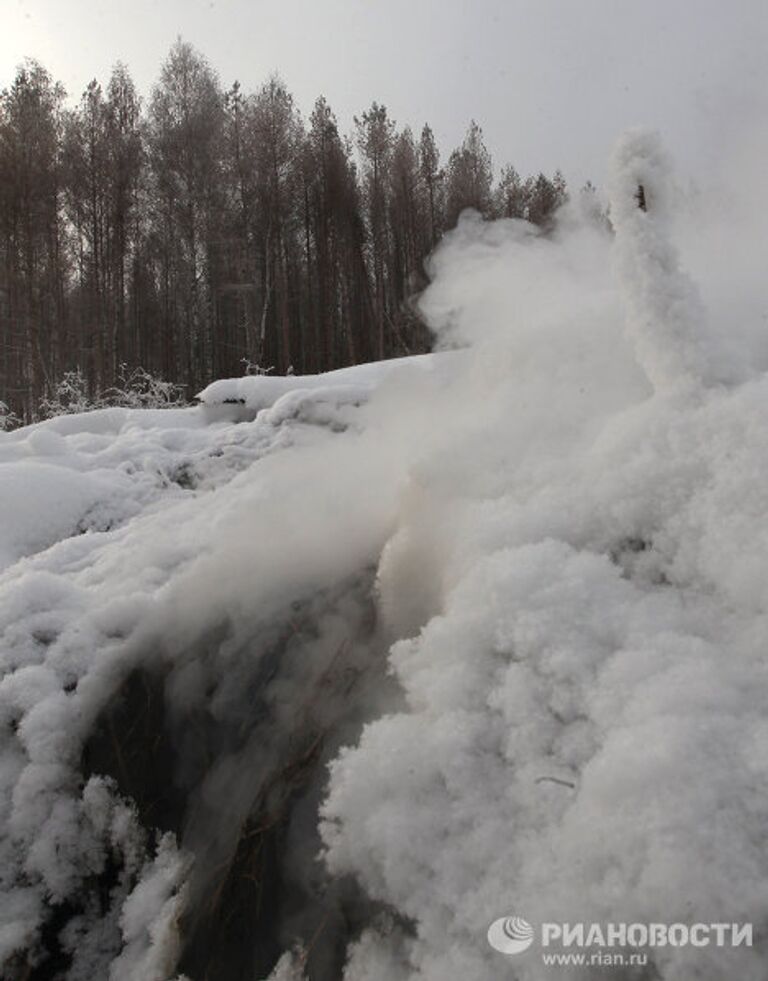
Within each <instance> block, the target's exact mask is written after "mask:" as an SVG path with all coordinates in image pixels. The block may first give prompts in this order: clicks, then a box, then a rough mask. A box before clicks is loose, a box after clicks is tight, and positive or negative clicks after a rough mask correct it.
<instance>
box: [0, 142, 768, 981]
mask: <svg viewBox="0 0 768 981" xmlns="http://www.w3.org/2000/svg"><path fill="white" fill-rule="evenodd" d="M613 175H614V176H613V185H612V195H613V205H612V215H613V220H614V224H615V228H616V234H615V237H614V236H612V235H611V234H609V233H608V232H607V231H606V229H605V228H603V227H602V226H593V225H591V224H590V223H589V222H588V221H584V220H582V219H580V218H579V216H578V215H577V214H576V213H575V211H574V212H570V211H569V212H566V213H565V214H563V215H562V216H561V221H560V224H559V226H558V229H557V230H556V232H555V233H554V235H553V236H551V237H541V236H539V235H537V234H536V233H535V231H534V230H533V229H532V228H531V227H529V226H527V225H525V224H524V223H521V222H513V221H507V222H497V223H493V224H483V223H481V222H479V221H478V220H476V219H473V218H472V217H471V216H470V217H466V218H464V219H463V220H462V221H461V222H460V224H459V227H458V229H457V230H456V231H455V232H453V233H452V234H451V235H449V236H448V237H447V239H446V241H445V243H444V244H443V246H442V247H441V248H440V250H439V251H438V253H437V254H436V255H435V256H434V258H433V260H432V275H433V283H432V285H431V286H430V287H429V289H428V290H427V292H426V294H425V295H424V296H423V298H422V309H423V311H424V314H425V316H426V317H427V318H428V319H429V321H430V323H431V325H432V326H433V328H434V330H435V331H436V334H437V337H438V347H442V348H448V347H453V348H457V347H460V348H462V350H460V351H447V350H445V351H443V352H441V353H437V354H435V355H433V356H430V357H427V358H421V359H404V360H403V362H401V363H387V364H383V365H379V366H361V367H360V368H356V369H348V370H346V371H344V372H338V373H332V374H330V375H328V376H321V377H320V378H319V379H318V378H312V379H309V380H306V379H305V380H302V379H300V378H287V379H278V378H269V377H267V378H247V379H242V380H235V381H227V380H225V381H222V382H217V383H214V385H213V386H210V387H209V388H208V389H206V390H205V392H203V393H201V396H200V400H201V405H200V406H198V407H195V408H190V409H183V410H165V411H158V412H150V411H138V410H122V409H110V410H101V411H99V412H94V413H91V414H86V415H81V416H70V417H61V418H59V419H55V420H52V421H50V422H46V423H42V424H40V425H37V426H33V427H28V428H26V429H22V430H18V431H17V432H15V433H11V434H5V435H2V434H0V499H1V500H2V509H3V510H2V520H1V521H0V563H2V566H3V568H4V571H3V572H2V573H0V638H2V639H1V641H0V658H2V676H3V680H2V682H0V717H1V721H2V725H3V737H2V743H1V744H0V828H2V841H1V843H0V848H1V849H2V851H1V852H0V876H1V877H2V889H3V893H2V899H1V900H0V916H1V917H2V924H1V925H0V944H1V945H2V946H1V947H0V959H2V962H4V963H5V965H6V973H7V974H8V976H9V977H11V978H22V977H27V976H28V974H26V973H25V972H26V971H27V970H28V965H30V964H32V965H34V963H35V962H36V959H37V961H38V962H39V963H40V964H43V965H44V964H45V963H48V965H49V966H50V965H55V966H56V970H58V971H59V973H58V974H53V973H51V974H49V975H46V976H51V977H53V976H56V977H62V978H67V979H69V981H76V979H84V978H88V979H92V978H94V977H98V978H101V977H103V978H110V979H112V981H124V979H131V981H150V979H157V981H161V979H166V978H170V977H174V976H176V975H180V974H181V972H184V973H185V974H186V976H188V977H190V978H192V979H193V981H196V979H197V978H198V977H200V978H202V977H204V976H205V973H204V972H205V971H206V970H207V971H209V974H208V976H210V977H217V978H221V979H223V981H226V979H227V978H229V977H236V976H237V977H239V976H241V975H238V974H236V973H235V972H236V970H243V971H245V970H246V969H247V968H248V967H249V966H250V968H252V970H251V973H250V974H249V975H247V976H250V977H264V976H266V975H267V974H269V973H270V970H271V969H272V967H273V965H274V964H275V962H276V961H277V960H278V958H280V960H279V964H278V965H277V966H276V967H275V968H274V972H273V974H272V977H273V978H274V979H276V981H289V979H298V978H302V977H303V976H304V973H305V968H306V969H307V976H308V977H312V978H313V979H326V978H328V979H330V978H335V977H339V976H340V974H341V973H342V971H343V976H344V978H345V981H416V979H421V981H445V979H471V981H492V979H493V981H496V979H498V978H500V977H504V978H518V979H532V981H533V979H538V978H541V977H542V976H545V974H546V969H545V968H544V966H543V964H542V961H541V958H540V952H539V951H537V950H536V949H535V948H534V949H532V950H531V951H529V952H528V953H526V954H525V955H520V956H509V955H503V954H500V953H498V952H497V951H495V950H494V949H492V948H491V947H490V946H489V944H488V943H487V941H486V931H487V929H488V926H489V924H490V923H491V922H492V921H494V920H496V919H498V918H499V917H502V916H510V915H515V916H520V917H523V918H525V919H526V920H528V921H530V922H531V923H534V924H538V923H541V922H543V921H555V922H560V921H568V922H571V923H573V922H587V923H589V922H599V923H617V922H630V923H633V922H634V923H686V924H693V923H698V922H703V923H719V922H727V923H731V922H739V923H742V922H746V923H752V924H753V925H754V937H755V944H754V946H752V947H747V946H741V947H738V948H735V949H731V948H727V947H717V946H707V947H674V946H667V947H659V948H658V949H655V950H652V951H650V952H649V964H648V966H647V968H646V969H644V970H640V971H636V972H635V974H633V975H627V976H632V977H641V978H647V979H651V978H663V979H665V981H684V979H685V981H687V979H690V978H692V977H697V978H701V979H711V981H715V979H721V978H723V977H738V978H740V979H741V981H751V979H755V981H757V979H763V978H764V977H765V976H766V973H767V972H768V950H766V949H765V946H764V943H763V942H762V938H763V935H764V931H765V927H766V924H768V855H767V854H766V850H765V847H764V842H765V831H764V828H765V824H766V820H768V805H767V804H766V796H765V788H764V787H763V781H764V780H766V781H768V720H767V719H766V712H765V705H766V704H768V671H767V670H766V664H767V663H768V662H766V638H768V522H767V521H766V518H768V479H766V478H767V477H768V463H767V462H766V461H768V376H767V375H766V374H765V371H766V369H767V368H768V357H766V352H768V345H767V344H766V341H765V338H764V336H763V332H764V328H765V309H766V307H765V302H766V301H765V296H764V287H763V285H762V275H761V274H760V275H758V273H759V272H760V271H759V270H757V269H756V270H755V274H754V276H750V275H749V274H748V273H747V272H744V270H742V274H741V276H740V277H738V279H737V281H736V282H734V281H732V279H730V278H729V275H728V271H727V269H725V267H724V266H723V264H722V262H720V261H719V259H720V254H721V252H722V249H724V248H726V247H727V242H726V241H724V239H723V237H722V228H720V227H719V226H718V228H717V229H716V230H714V229H713V228H712V226H711V225H708V224H707V221H706V220H704V221H703V223H702V219H700V218H699V217H698V216H697V215H696V214H695V213H694V212H695V209H691V208H688V209H687V210H684V211H683V212H682V214H681V217H679V219H675V217H674V216H675V214H676V209H677V213H680V212H679V208H678V201H679V199H678V198H676V196H675V194H674V192H673V185H672V182H671V178H670V176H669V173H668V166H667V163H666V161H665V159H664V155H663V152H662V151H661V149H660V147H659V145H658V142H657V141H656V139H655V138H654V137H652V136H649V135H648V134H644V133H631V134H629V135H628V136H627V137H625V138H624V140H623V141H622V142H621V144H620V145H619V147H618V148H617V152H616V155H615V158H614V166H613ZM638 183H642V184H643V186H644V188H645V190H646V194H647V201H648V204H649V210H648V212H647V213H646V212H642V211H640V210H639V209H638V208H637V207H636V201H635V199H634V195H635V191H636V188H637V184H638ZM715 231H716V232H717V234H715ZM676 240H678V241H680V242H681V243H682V244H683V246H684V249H683V251H682V258H680V257H679V256H678V252H677V251H676V247H675V244H674V243H675V241H676ZM612 267H614V268H615V271H616V275H615V277H613V276H612V275H611V268H612ZM686 269H687V270H688V271H685V270H686ZM726 313H727V314H728V316H725V314H726ZM387 672H389V673H388V674H387ZM137 679H138V680H137ZM142 773H144V774H145V775H146V781H145V783H146V785H150V784H151V790H142V789H141V786H142V784H141V780H140V779H139V778H140V777H141V776H142ZM163 781H165V782H164V783H163ZM253 841H257V842H258V843H259V844H260V847H261V846H263V849H262V851H259V852H258V853H256V852H254V851H253V850H252V849H251V845H249V842H253ZM249 849H251V850H249ZM264 850H266V851H268V852H269V854H268V855H267V857H266V858H265V857H264V854H263V852H264ZM241 880H242V881H246V880H247V881H248V882H251V883H253V882H256V885H258V883H259V882H261V884H262V887H263V892H262V894H261V900H260V905H259V904H257V903H256V900H255V899H254V900H253V902H254V904H255V905H254V907H253V909H250V908H249V907H248V905H247V904H248V902H250V900H249V899H248V897H249V896H251V895H252V894H251V893H247V894H244V893H243V892H242V890H243V889H245V888H246V886H244V885H242V884H241ZM249 888H250V887H249ZM244 895H245V899H243V896H244ZM254 895H255V894H254ZM222 897H223V898H222ZM256 906H258V911H255V910H256ZM221 907H226V909H228V910H229V912H230V914H231V915H230V917H229V919H227V917H223V918H221ZM243 909H245V910H246V913H247V916H246V925H245V926H244V927H243V928H242V930H241V932H240V933H237V932H236V931H235V932H234V933H232V932H231V931H232V929H233V928H232V926H231V923H230V921H231V920H233V919H237V915H238V913H240V912H242V910H243ZM217 917H220V918H219V919H217ZM217 931H218V932H217ZM217 937H218V938H219V940H218V941H217ZM221 937H224V939H225V940H226V944H223V943H222V942H221ZM196 938H197V939H196ZM200 938H202V939H200ZM217 943H218V947H217ZM223 947H228V950H223ZM203 948H204V949H203ZM209 948H210V949H209ZM213 948H216V950H215V951H214V950H213ZM219 948H222V949H219ZM233 951H234V953H233ZM244 951H245V952H244ZM46 958H47V959H48V960H47V962H46ZM227 958H229V959H227ZM232 958H234V959H235V960H236V961H237V963H236V964H234V966H233V960H232ZM569 970H570V971H572V972H573V976H585V975H584V974H579V973H578V970H577V969H575V968H572V969H568V968H565V967H557V968H556V969H553V972H552V976H553V977H554V976H556V977H569V976H572V975H571V974H570V973H569ZM228 972H229V973H228ZM610 973H611V972H610V971H605V975H603V973H602V969H601V974H600V976H608V975H609V974H610ZM243 976H244V975H243ZM586 976H589V973H588V972H587V975H586ZM614 976H616V975H614Z"/></svg>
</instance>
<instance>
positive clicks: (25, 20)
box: [0, 0, 768, 182]
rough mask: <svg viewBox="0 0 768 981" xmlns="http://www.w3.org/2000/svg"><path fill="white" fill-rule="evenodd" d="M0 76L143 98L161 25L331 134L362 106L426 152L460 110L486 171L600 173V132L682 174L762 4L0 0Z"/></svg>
mask: <svg viewBox="0 0 768 981" xmlns="http://www.w3.org/2000/svg"><path fill="white" fill-rule="evenodd" d="M0 13H1V16H0V71H1V72H2V75H1V77H0V84H1V85H2V86H5V85H7V84H8V83H9V82H10V81H11V79H12V77H13V73H14V70H15V66H16V65H17V64H18V63H19V62H20V61H21V60H22V59H23V58H24V57H25V56H31V57H35V58H37V59H38V60H39V61H41V62H42V63H43V64H44V65H45V66H46V67H47V68H48V69H49V71H50V72H51V73H52V74H53V75H54V77H55V78H57V79H58V80H60V81H61V82H63V83H64V85H65V86H66V88H67V91H68V92H69V94H70V96H72V97H78V96H79V94H80V92H81V91H82V90H83V89H84V87H85V86H86V84H87V83H88V81H89V80H90V79H91V78H93V77H97V78H98V79H99V80H100V81H106V79H107V78H108V76H109V71H110V67H111V66H112V64H113V63H114V62H115V61H117V60H118V59H120V60H122V61H124V62H125V63H126V64H127V65H128V67H129V68H130V69H131V72H132V74H133V76H134V79H135V80H136V83H137V85H138V87H139V89H140V90H141V91H142V93H144V94H147V95H148V94H149V92H150V90H151V87H152V85H153V83H154V81H155V79H156V78H157V75H158V71H159V67H160V64H161V63H162V61H163V59H164V58H165V56H166V54H167V52H168V49H169V48H170V46H171V44H172V43H173V41H174V40H175V38H176V37H177V36H178V35H181V36H182V37H183V38H184V39H185V40H187V41H190V42H191V43H192V44H194V45H195V46H196V47H197V48H198V49H199V50H200V51H202V52H203V54H205V55H206V56H207V58H208V59H209V61H210V62H211V63H212V64H213V66H214V67H215V68H216V69H217V71H218V72H219V74H220V76H221V80H222V82H223V84H225V85H227V86H228V85H229V84H230V83H231V82H232V81H234V80H235V79H238V80H239V81H240V82H241V83H242V85H243V86H244V88H246V89H251V88H255V87H256V86H257V85H259V84H260V83H261V82H262V81H263V80H264V79H265V78H266V77H267V76H268V75H269V74H270V73H271V72H273V71H278V72H279V73H280V74H281V75H282V76H283V77H284V79H285V80H286V82H287V84H288V87H289V89H290V90H291V91H292V92H293V94H294V96H295V97H296V100H297V103H298V105H299V107H300V108H301V109H302V111H303V112H305V113H307V112H309V111H310V110H311V107H312V103H313V102H314V100H315V98H316V97H317V96H318V95H320V94H323V95H325V96H326V98H327V99H328V101H329V102H330V104H331V106H332V108H333V109H334V111H335V112H336V114H337V116H338V118H339V121H340V123H341V124H342V128H344V129H345V130H346V129H348V128H349V127H351V124H352V116H353V115H354V114H355V113H359V112H360V111H361V110H363V109H364V108H366V107H367V106H368V105H369V104H370V103H371V101H372V100H374V99H376V100H377V101H379V102H383V103H384V104H385V105H386V106H387V107H388V108H389V110H390V112H391V114H392V116H393V117H394V118H395V119H396V120H397V121H398V122H399V123H401V124H406V123H408V124H410V125H411V126H412V128H413V129H414V130H416V131H418V130H420V129H421V126H422V124H423V123H424V122H425V121H427V122H429V123H430V124H431V125H432V127H433V129H434V130H435V133H436V134H437V136H438V139H439V141H440V143H441V146H442V147H443V148H444V149H449V148H451V147H453V146H455V145H456V144H457V143H459V142H460V140H461V138H462V136H463V133H464V131H465V129H466V126H467V123H468V121H469V119H470V118H472V117H474V118H475V119H477V121H478V122H479V123H480V125H481V126H482V127H483V129H484V132H485V135H486V140H487V143H488V146H489V149H490V150H491V152H492V154H493V157H494V163H495V164H497V165H499V164H501V163H504V162H507V161H509V162H512V163H514V164H515V166H516V167H517V168H518V170H520V171H522V172H524V173H528V172H531V171H534V170H540V169H543V170H545V171H549V172H551V171H552V170H554V168H555V167H560V168H562V169H563V170H564V172H565V174H566V176H567V177H569V179H570V180H572V181H574V182H576V181H578V182H581V181H583V180H584V179H585V178H586V177H592V179H593V180H595V181H600V180H601V178H602V174H603V172H604V166H605V159H606V155H607V153H608V150H609V148H610V146H611V143H612V141H613V139H614V137H615V136H616V135H617V134H618V133H619V132H620V131H621V130H622V129H624V128H626V127H627V126H629V125H633V124H636V123H643V124H646V125H653V126H657V127H659V128H660V129H661V130H662V132H663V133H664V135H665V137H666V138H667V140H668V142H669V144H670V145H671V146H672V149H673V151H674V152H675V155H676V156H677V157H678V160H679V161H680V163H681V164H682V166H683V168H685V169H688V170H694V171H695V170H696V169H697V168H700V167H701V164H702V161H706V160H707V158H708V156H709V155H711V154H713V153H715V152H716V151H717V148H718V147H719V145H720V144H721V143H722V141H723V139H727V138H728V134H729V133H730V132H732V131H733V129H734V128H735V127H738V126H739V125H740V124H741V122H742V121H743V120H744V119H746V118H747V117H749V116H751V115H754V111H755V108H756V107H758V108H762V107H763V100H764V98H765V96H764V93H766V92H768V64H766V62H768V57H767V53H768V0H727V2H726V0H631V2H630V0H472V2H469V0H386V2H382V0H282V2H278V0H133V2H130V3H128V2H126V3H118V2H115V0H66V2H64V0H0Z"/></svg>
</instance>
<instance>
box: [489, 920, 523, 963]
mask: <svg viewBox="0 0 768 981" xmlns="http://www.w3.org/2000/svg"><path fill="white" fill-rule="evenodd" d="M488 943H489V944H490V945H491V947H493V949H494V950H498V951H500V952H501V953H502V954H522V952H523V951H524V950H528V948H529V947H530V946H531V944H532V943H533V927H532V926H531V924H530V923H529V922H528V921H527V920H524V919H522V917H519V916H502V918H501V919H500V920H494V921H493V923H491V925H490V926H489V927H488Z"/></svg>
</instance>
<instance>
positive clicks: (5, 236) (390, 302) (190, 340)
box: [0, 41, 567, 421]
mask: <svg viewBox="0 0 768 981" xmlns="http://www.w3.org/2000/svg"><path fill="white" fill-rule="evenodd" d="M566 194H567V189H566V185H565V181H564V180H563V177H562V175H561V174H560V173H559V172H557V173H555V175H554V176H553V177H552V178H549V177H547V176H545V175H544V174H541V173H540V174H537V175H535V176H532V177H528V178H526V179H523V178H522V177H521V176H520V175H519V174H518V173H517V171H516V170H515V169H514V168H513V167H512V166H506V167H503V168H502V169H501V172H500V176H499V179H498V180H497V181H494V176H493V168H492V162H491V157H490V154H489V152H488V150H487V148H486V146H485V143H484V140H483V133H482V130H481V129H480V127H479V126H478V125H477V124H476V123H475V122H472V123H471V124H470V126H469V129H468V131H467V134H466V137H465V138H464V140H463V142H462V144H461V146H460V147H458V148H457V149H455V150H454V151H453V152H452V153H451V154H450V156H449V157H448V159H447V161H446V162H445V164H443V163H442V162H441V159H440V152H439V150H438V147H437V144H436V141H435V137H434V135H433V132H432V130H431V129H430V127H429V126H428V125H425V126H424V127H423V129H422V130H421V133H420V134H419V135H418V136H416V135H414V133H413V132H412V131H411V129H410V128H408V127H404V128H402V129H400V128H398V127H397V125H396V123H395V121H394V120H393V119H391V118H390V116H389V113H388V112H387V109H386V108H385V107H384V106H383V105H379V104H378V103H376V102H374V103H373V104H372V105H371V106H370V108H369V109H367V110H366V111H365V112H363V113H362V114H361V115H360V116H359V117H356V118H355V120H354V129H353V132H352V133H351V134H350V135H349V136H347V135H344V134H342V133H340V131H339V126H338V123H337V120H336V118H335V116H334V114H333V111H332V110H331V107H330V106H329V105H328V103H327V102H326V100H325V99H324V98H322V97H321V98H319V99H318V100H317V102H316V103H315V105H314V108H313V110H312V113H311V115H310V116H309V118H308V119H307V120H305V119H303V118H302V116H301V114H300V113H299V111H298V109H297V107H296V105H295V103H294V100H293V98H292V96H291V94H290V92H289V91H288V89H287V88H286V86H285V84H284V82H283V81H282V80H281V79H280V78H278V77H272V78H270V79H268V80H267V81H266V82H265V83H264V84H263V85H262V86H261V87H260V88H259V89H258V91H256V92H251V93H246V92H243V91H242V89H241V87H240V85H239V84H238V83H235V84H234V85H233V86H232V87H231V88H230V89H229V90H228V91H225V90H224V89H223V88H222V86H221V83H220V81H219V78H218V76H217V74H216V73H215V72H214V70H213V69H212V68H211V66H210V65H209V64H208V62H207V61H206V59H205V58H204V57H203V56H202V55H201V54H200V53H199V52H197V51H196V50H195V49H194V48H193V47H192V46H191V45H189V44H187V43H186V42H183V41H178V42H177V43H176V44H175V45H174V46H173V48H172V49H171V51H170V53H169V55H168V57H167V59H166V61H165V63H164V64H163V66H162V69H161V72H160V77H159V80H158V81H157V84H156V85H155V87H154V89H153V90H152V94H151V97H150V98H149V99H148V100H147V101H146V102H144V100H142V99H141V98H140V96H139V94H138V92H137V90H136V87H135V85H134V83H133V81H132V79H131V76H130V74H129V72H128V70H127V68H126V67H125V66H124V65H122V64H118V65H117V66H116V67H115V68H114V70H113V71H112V74H111V77H110V79H109V81H108V82H107V84H106V87H102V85H100V84H99V83H98V82H96V81H93V82H91V83H90V85H89V86H88V88H87V89H86V91H85V92H84V93H83V95H82V98H81V99H80V101H79V103H78V104H77V105H76V106H75V107H68V106H67V104H66V93H65V91H64V89H63V88H62V86H61V85H60V84H58V83H57V82H55V81H54V80H53V79H52V78H51V76H50V74H49V73H48V72H47V71H46V70H45V68H44V67H43V66H41V65H40V64H39V63H37V62H35V61H31V60H30V61H27V62H26V63H25V64H24V65H23V66H21V67H20V68H19V69H18V71H17V74H16V77H15V79H14V81H13V83H12V84H11V85H10V87H9V88H8V89H6V90H4V91H3V92H2V93H1V94H0V400H2V401H3V402H5V403H6V404H7V406H8V407H9V408H10V409H11V410H13V411H14V412H15V413H16V414H17V415H18V416H19V417H20V418H22V419H24V420H25V421H30V420H32V419H34V418H36V415H37V411H38V406H39V405H40V403H41V401H43V400H45V399H46V398H50V397H51V395H52V393H53V392H54V391H55V389H56V386H57V384H58V383H59V381H60V379H61V378H63V377H64V376H65V374H66V373H67V372H73V371H77V372H79V373H80V375H81V377H82V378H83V379H84V382H85V385H86V386H87V388H88V390H89V391H90V392H92V393H94V394H95V393H98V392H102V391H104V390H107V389H109V388H110V387H112V386H114V385H115V384H116V383H117V381H118V380H119V379H120V378H121V377H124V376H125V373H126V371H129V372H130V371H131V370H133V369H134V368H136V367H138V366H141V368H142V369H143V370H145V371H147V372H149V373H150V374H151V375H153V376H156V377H159V378H162V379H166V380H168V381H170V382H173V383H174V384H176V385H181V386H184V389H185V391H186V392H187V393H188V394H189V395H192V394H194V392H195V391H197V390H198V389H199V388H201V387H203V386H204V385H205V384H207V383H208V382H209V381H210V380H211V379H212V378H215V377H226V376H233V375H240V374H242V373H243V371H244V370H254V368H255V366H260V367H261V368H264V367H266V366H270V367H271V366H274V368H275V369H276V370H277V371H279V372H285V371H286V370H288V369H289V368H290V367H293V369H294V370H295V371H296V372H300V373H305V372H317V371H326V370H329V369H332V368H336V367H340V366H342V365H347V364H354V363H358V362H362V361H369V360H373V359H377V358H384V357H391V356H397V355H401V354H407V353H416V352H419V351H424V350H426V349H427V348H428V344H429V338H428V335H427V331H426V329H425V327H424V325H423V324H422V323H421V322H420V321H419V318H418V316H417V314H416V313H415V311H414V308H413V305H412V303H411V302H410V299H411V298H412V297H413V296H414V295H415V294H417V293H418V291H419V290H420V289H422V288H423V287H424V286H425V285H426V276H425V272H424V260H425V258H426V256H427V255H428V254H429V253H430V251H431V250H432V249H433V248H434V247H435V245H436V243H437V242H438V240H439V239H440V237H441V235H442V234H443V232H444V231H445V230H446V229H449V228H451V227H452V226H453V225H454V224H455V222H456V219H457V217H458V215H459V214H460V213H461V211H462V210H463V209H464V208H468V207H471V208H475V209H477V210H478V211H479V212H480V213H481V214H482V215H483V216H484V217H501V216H507V217H517V218H526V219H528V220H529V221H531V222H534V223H536V224H537V225H540V226H542V227H546V226H547V224H548V222H549V221H550V219H551V216H552V214H553V212H554V210H555V209H556V208H557V207H558V206H559V204H561V203H562V201H563V200H564V199H565V197H566Z"/></svg>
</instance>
